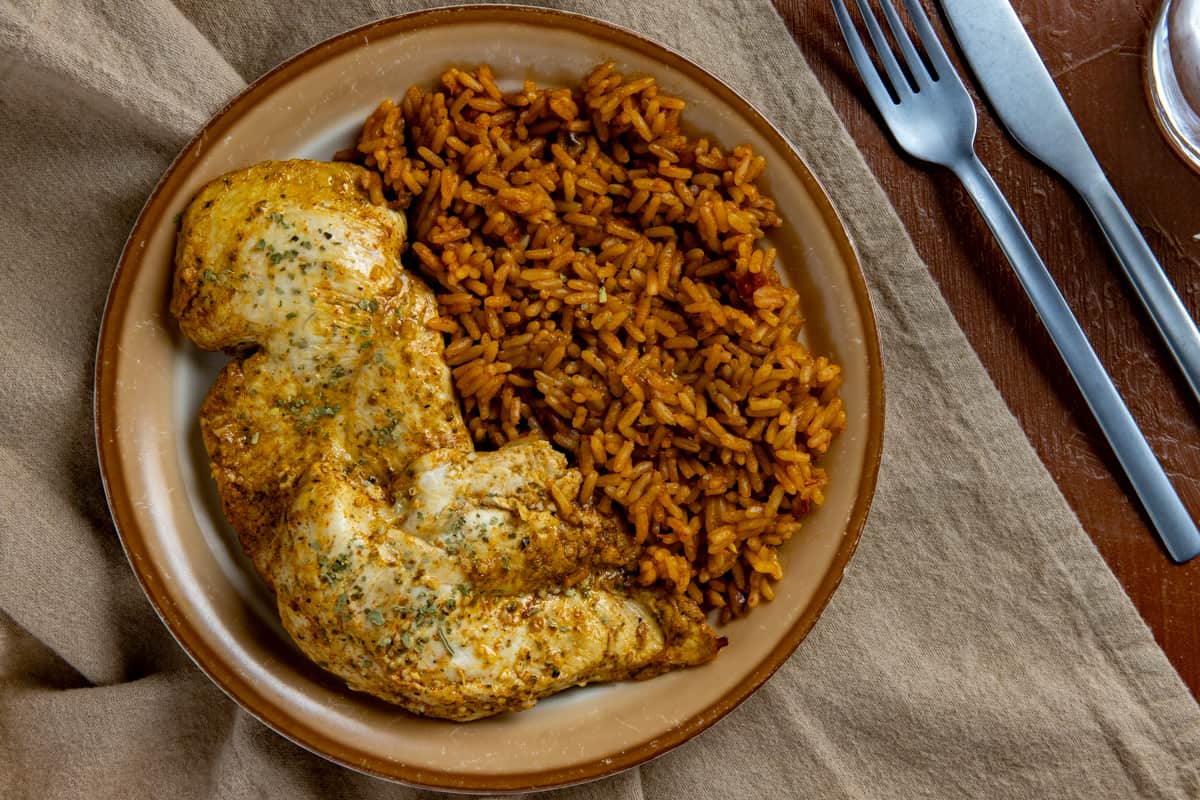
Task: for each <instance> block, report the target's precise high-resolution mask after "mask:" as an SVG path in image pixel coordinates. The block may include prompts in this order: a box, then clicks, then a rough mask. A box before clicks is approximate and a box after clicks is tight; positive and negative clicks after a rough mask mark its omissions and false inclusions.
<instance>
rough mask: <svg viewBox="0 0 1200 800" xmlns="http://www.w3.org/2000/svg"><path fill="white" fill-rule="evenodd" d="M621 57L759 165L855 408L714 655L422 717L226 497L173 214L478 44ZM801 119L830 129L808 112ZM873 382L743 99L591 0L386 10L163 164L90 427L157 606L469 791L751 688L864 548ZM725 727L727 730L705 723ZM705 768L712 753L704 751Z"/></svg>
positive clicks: (852, 271)
mask: <svg viewBox="0 0 1200 800" xmlns="http://www.w3.org/2000/svg"><path fill="white" fill-rule="evenodd" d="M610 59H611V60H614V61H616V62H617V64H618V68H619V69H621V70H623V71H626V72H629V73H649V74H653V75H655V76H657V77H658V79H659V83H660V84H661V85H662V86H663V87H664V90H665V91H667V92H669V93H671V94H675V95H679V96H681V97H683V98H684V99H686V100H687V102H688V110H687V113H686V115H685V118H686V120H687V121H688V122H689V123H690V125H691V126H693V127H694V128H695V129H697V130H699V131H703V132H704V133H706V134H708V135H711V136H713V137H715V139H716V140H717V141H719V142H721V143H724V144H725V145H726V146H727V147H731V146H732V145H734V144H737V143H741V142H748V143H750V144H751V145H753V146H754V148H755V150H757V151H758V152H759V153H762V154H764V155H765V156H766V157H767V159H768V161H769V164H770V167H769V170H768V173H767V174H768V177H767V178H766V180H765V188H766V190H767V191H768V192H769V193H770V194H772V195H774V197H775V198H776V200H777V202H778V204H779V208H780V211H781V213H782V215H783V217H784V221H785V226H784V228H783V229H782V230H780V231H777V232H775V233H774V234H773V236H772V239H773V243H774V244H775V245H776V246H777V247H778V248H779V252H780V258H779V261H780V264H781V269H782V271H783V272H784V273H785V275H786V279H787V280H788V281H790V282H791V283H792V285H794V286H796V287H797V288H798V289H799V291H800V293H801V297H802V298H803V301H804V312H805V314H806V316H807V319H808V326H807V330H806V334H805V335H806V337H807V338H808V342H809V344H810V346H811V347H812V348H814V349H815V350H816V351H818V352H822V353H832V354H833V356H834V358H835V359H836V360H837V361H838V362H840V363H841V364H842V365H843V367H844V370H845V385H844V388H843V390H842V396H843V398H844V400H845V404H846V412H847V417H848V429H847V431H846V432H845V433H843V434H842V435H841V436H839V437H838V438H837V439H836V440H835V444H834V446H833V448H832V449H831V450H830V452H829V454H828V456H827V457H826V458H825V461H824V463H825V464H826V466H827V467H828V470H829V473H830V475H831V482H830V487H829V490H828V495H827V496H828V500H827V502H826V503H825V505H824V506H822V507H821V508H820V509H819V510H817V511H816V512H815V513H813V514H812V515H811V516H810V517H809V519H808V521H807V522H806V525H805V529H804V531H803V532H802V534H801V535H800V536H798V537H797V538H796V539H794V540H793V541H791V542H790V543H789V544H788V545H787V546H786V548H785V550H784V562H785V577H784V579H783V581H782V582H781V583H780V584H779V585H778V587H777V599H776V600H775V601H774V602H772V603H769V604H766V605H764V606H761V607H759V608H758V609H757V610H755V612H754V613H753V614H752V615H750V617H749V618H748V619H746V620H745V621H740V622H735V623H733V624H730V625H728V626H725V627H724V628H723V629H722V630H721V633H723V634H725V635H727V636H728V637H729V641H730V644H729V646H728V647H727V648H725V649H724V650H723V651H722V652H721V654H720V656H719V657H718V658H717V659H716V660H715V661H714V662H712V663H711V664H708V665H706V666H703V667H699V668H695V669H690V670H685V671H682V672H675V673H672V674H669V675H664V676H662V677H659V678H655V679H654V680H650V681H644V682H631V683H618V684H608V685H595V686H589V687H586V688H582V689H573V690H570V691H567V692H564V693H562V694H560V695H558V696H555V697H552V698H550V699H547V700H544V701H543V702H541V703H539V704H538V706H537V707H536V708H534V709H532V710H530V711H525V712H522V713H515V714H506V715H502V716H499V717H495V718H491V719H486V720H481V721H477V722H471V723H466V724H461V723H453V722H445V721H441V720H435V719H425V718H420V717H416V716H412V715H409V714H407V713H405V712H403V711H400V710H399V709H397V708H395V707H392V706H389V705H387V704H385V703H383V702H380V701H377V700H375V699H373V698H371V697H369V696H366V695H362V694H357V693H354V692H351V691H350V690H348V689H346V688H345V686H344V685H343V684H341V683H340V682H339V681H338V679H337V678H335V677H333V676H331V675H328V674H326V673H325V672H323V671H322V670H320V669H319V668H317V667H316V666H315V665H313V664H312V663H310V662H309V661H308V660H307V659H306V658H304V656H302V655H301V654H300V652H299V651H298V650H297V649H296V647H295V646H294V645H293V644H292V643H291V641H290V639H289V638H288V636H287V635H286V634H285V633H284V631H283V630H282V628H281V627H280V625H279V622H278V618H277V616H276V612H275V608H274V602H273V600H272V598H271V597H270V595H269V594H268V592H267V590H266V588H265V586H264V585H263V584H262V582H261V581H260V580H259V579H258V577H257V575H256V574H255V573H254V571H253V570H252V569H251V567H250V565H249V563H248V561H247V560H246V559H245V558H244V557H243V555H242V553H241V550H240V547H239V546H238V544H237V539H236V537H235V536H234V535H233V533H232V531H230V530H229V528H228V526H227V525H226V523H225V522H224V519H223V517H222V514H221V510H220V505H219V501H218V498H217V495H216V490H215V487H214V485H213V483H212V481H211V479H210V477H209V474H208V463H207V457H206V455H205V453H204V448H203V445H202V444H201V441H200V434H199V427H198V424H197V419H196V413H197V409H198V407H199V404H200V401H201V398H202V397H203V396H204V393H205V392H206V391H207V389H208V387H209V385H210V384H211V382H212V380H213V378H214V377H215V375H216V373H217V371H218V370H219V369H220V367H221V366H222V365H223V364H224V362H225V360H226V359H225V357H224V356H222V355H220V354H207V353H200V352H198V351H196V350H195V349H194V348H193V347H192V346H191V345H190V344H189V343H187V342H186V341H185V340H184V339H183V338H182V336H181V335H180V333H179V331H178V328H177V327H176V325H175V324H174V321H173V320H172V319H171V318H170V315H169V314H168V312H167V301H168V294H169V290H170V281H169V279H170V275H171V258H172V251H173V246H174V238H175V225H174V222H173V220H174V218H175V215H176V214H177V213H178V212H180V211H181V210H182V209H183V208H184V207H185V206H186V205H187V203H188V201H189V200H190V199H191V197H192V196H193V195H194V194H195V192H196V191H197V190H198V189H199V188H200V187H201V186H202V185H203V184H204V183H206V182H207V181H209V180H211V179H212V178H215V177H217V176H218V175H221V174H222V173H224V172H227V171H229V170H234V169H238V168H241V167H245V166H248V165H250V164H252V163H254V162H256V161H261V160H263V159H285V158H293V157H305V158H318V159H328V158H329V157H331V156H332V154H333V153H334V151H336V150H338V149H340V148H342V147H346V146H348V145H350V144H351V143H352V142H353V141H354V139H355V136H356V134H357V131H358V129H359V126H360V125H361V123H362V121H363V119H364V118H365V117H366V116H367V114H368V113H370V111H371V110H372V109H374V108H375V106H376V105H377V104H378V103H379V102H380V100H382V99H383V98H385V97H398V94H399V93H401V92H402V91H403V90H404V89H405V88H406V87H407V86H409V85H410V84H411V83H414V82H422V83H424V84H426V85H431V84H432V83H433V82H434V81H436V80H437V78H438V76H439V75H440V74H441V72H442V71H443V70H444V69H445V68H446V67H448V66H450V65H458V66H466V67H471V66H474V65H477V64H479V63H483V62H487V63H490V64H492V65H493V66H494V68H495V71H496V73H497V74H498V75H499V76H500V77H501V78H503V79H505V81H506V82H507V83H508V84H509V85H510V86H511V85H512V84H513V83H515V82H517V81H520V80H521V79H524V78H532V79H533V80H536V81H537V82H538V83H539V84H543V85H544V84H560V85H561V84H569V83H576V82H578V80H579V78H580V77H581V76H582V75H584V74H585V73H586V72H587V71H588V70H589V69H590V68H591V67H592V66H594V65H595V64H597V63H599V62H602V61H605V60H610ZM805 135H816V136H820V135H824V133H823V132H821V131H807V132H805ZM882 425H883V389H882V374H881V368H880V363H879V345H878V339H877V336H876V331H875V323H874V318H873V316H872V312H871V307H870V303H869V300H868V297H867V291H866V286H865V284H864V281H863V277H862V273H861V271H860V268H859V265H858V262H857V260H856V258H855V255H854V251H853V249H852V248H851V246H850V244H849V242H848V240H847V238H846V234H845V231H844V229H843V226H842V224H841V222H840V221H839V220H838V217H837V214H836V213H835V211H834V210H833V208H832V206H831V205H830V203H829V200H828V198H827V197H826V195H825V193H824V191H823V190H822V189H821V187H820V185H819V184H818V183H817V181H816V180H815V179H814V178H813V176H812V174H811V173H810V172H809V170H808V168H807V167H806V166H805V165H804V163H803V162H802V161H801V160H800V158H799V157H798V156H797V155H796V153H795V152H794V151H793V150H792V148H791V147H790V146H789V144H788V143H787V142H786V141H785V139H784V138H783V137H782V136H781V135H780V134H779V132H778V131H776V130H775V129H774V128H773V127H771V125H770V124H769V123H768V122H767V121H766V120H765V119H764V118H763V117H762V116H761V115H760V114H759V113H758V112H756V111H755V110H754V109H753V108H752V107H751V106H750V105H749V104H748V103H747V102H746V101H745V100H743V99H741V98H740V97H739V96H738V95H737V94H736V93H735V92H733V91H732V90H731V89H730V88H729V87H727V86H725V85H724V84H722V83H721V82H720V81H718V80H717V79H716V78H714V77H713V76H711V75H709V74H708V73H706V72H704V71H703V70H701V69H700V68H699V67H697V66H696V65H694V64H692V63H690V62H689V61H687V60H686V59H684V58H683V57H682V56H680V55H678V54H676V53H673V52H671V51H669V50H667V49H666V48H664V47H662V46H660V45H657V44H655V43H653V42H650V41H648V40H646V39H644V38H642V37H640V36H638V35H636V34H633V33H630V32H628V31H624V30H621V29H618V28H615V27H612V26H610V25H607V24H605V23H601V22H598V21H595V20H591V19H588V18H586V17H581V16H574V15H569V14H563V13H559V12H554V11H547V10H543V9H533V8H517V7H512V6H492V7H480V6H472V7H462V8H453V9H440V10H433V11H426V12H420V13H416V14H410V15H407V16H403V17H396V18H392V19H387V20H382V21H380V22H376V23H374V24H371V25H368V26H366V27H363V28H359V29H357V30H353V31H350V32H348V33H345V34H343V35H341V36H338V37H335V38H333V39H330V40H328V41H326V42H324V43H322V44H319V45H317V46H315V47H313V48H311V49H309V50H307V51H305V52H304V53H301V54H300V55H298V56H296V57H295V58H293V59H292V60H290V61H288V62H287V63H285V64H283V65H281V66H280V67H278V68H277V69H275V70H274V71H273V72H271V73H269V74H267V75H266V76H264V77H263V78H262V79H260V80H259V81H257V82H256V83H255V84H254V85H252V86H251V87H249V88H248V89H247V90H246V91H245V92H243V93H242V94H241V95H240V96H239V97H237V98H236V99H235V100H234V101H233V102H232V103H230V104H229V105H228V106H227V107H226V108H225V109H224V110H222V111H221V112H220V113H219V114H218V115H217V116H216V117H215V118H213V120H212V121H210V122H209V123H208V124H207V125H206V126H205V127H204V129H203V130H201V131H200V133H199V134H197V136H196V138H195V139H193V140H192V142H191V144H189V145H188V146H187V149H186V150H184V152H183V153H182V154H181V155H180V156H179V158H178V159H176V161H175V163H174V164H173V165H172V166H171V168H170V169H169V170H168V171H167V173H166V175H165V176H164V177H163V179H162V181H161V182H160V183H159V185H158V187H157V188H156V189H155V191H154V194H153V195H152V196H151V197H150V200H149V202H148V203H147V205H146V207H145V209H144V210H143V211H142V214H141V216H140V218H139V219H138V221H137V224H136V226H135V227H134V230H133V233H132V235H131V236H130V238H129V242H128V244H127V246H126V248H125V251H124V253H123V255H122V257H121V262H120V265H119V268H118V270H117V273H116V277H115V278H114V280H113V285H112V289H111V292H110V295H109V298H108V306H107V308H106V311H105V316H104V321H103V325H102V329H101V335H100V346H99V352H98V357H97V363H96V436H97V440H98V445H99V450H100V462H101V468H102V471H103V473H104V479H105V486H106V489H107V492H108V498H109V504H110V506H111V508H112V513H113V517H114V519H115V520H116V525H117V528H118V530H119V532H120V535H121V539H122V541H123V543H124V546H125V549H126V552H127V554H128V556H129V561H130V563H131V564H132V565H133V569H134V571H135V572H136V573H137V576H138V579H139V580H140V581H141V584H142V586H143V588H144V589H145V591H146V594H147V595H148V596H149V598H150V601H151V603H153V605H154V607H155V609H156V610H157V611H158V613H159V615H160V616H161V617H162V619H163V622H164V623H165V624H166V625H167V627H168V628H170V630H171V632H172V633H173V634H174V635H175V637H176V638H177V639H178V640H179V643H180V644H181V645H182V646H183V647H184V649H186V650H187V652H188V653H189V654H190V655H191V657H192V658H193V659H194V660H195V662H196V663H197V664H198V665H199V666H200V668H201V669H203V670H204V671H205V672H206V673H207V674H208V675H209V677H211V678H212V680H213V681H215V682H216V683H217V684H218V685H219V686H220V687H221V688H222V689H224V690H225V692H227V693H228V694H229V696H230V697H232V698H233V699H234V700H236V701H237V702H238V703H240V704H241V705H242V706H243V707H244V708H245V709H246V710H247V711H249V712H250V713H251V714H253V715H254V716H256V717H257V718H258V719H260V720H262V721H263V722H264V723H265V724H267V725H269V726H271V727H272V728H274V729H275V730H276V731H278V732H279V733H281V734H282V735H284V736H286V737H288V738H289V739H291V740H293V741H295V742H297V743H298V744H301V745H303V746H304V747H306V748H308V749H310V750H312V751H314V752H316V753H319V754H321V755H323V756H325V757H327V758H329V759H332V760H333V761H336V762H338V763H340V764H344V765H346V766H348V767H351V768H353V769H357V770H360V771H363V772H366V773H370V774H373V775H378V776H381V777H385V778H390V779H393V780H399V781H403V782H405V783H409V784H414V785H419V786H425V787H433V788H439V789H449V790H459V791H515V790H528V789H538V788H548V787H552V786H561V785H565V784H571V783H577V782H581V781H586V780H590V779H594V778H597V777H601V776H603V775H608V774H611V773H614V772H617V771H619V770H623V769H626V768H628V767H632V766H634V765H636V764H639V763H642V762H644V761H646V760H647V759H649V758H652V757H654V756H656V755H659V754H661V753H663V752H666V751H667V750H669V749H671V748H673V747H675V746H676V745H678V744H680V743H681V742H684V741H686V740H687V739H689V738H690V737H692V736H694V735H695V734H697V733H698V732H700V731H702V730H704V729H705V728H707V727H708V726H710V725H712V724H713V722H715V721H716V720H717V719H719V718H720V717H721V716H723V715H724V714H726V713H728V712H729V711H730V710H731V709H733V708H734V707H735V706H737V705H738V704H739V703H740V702H742V701H743V700H745V699H746V697H747V696H749V695H750V693H751V692H753V691H754V690H755V689H756V688H758V687H759V686H760V685H761V684H762V683H763V681H765V680H766V679H767V678H768V677H769V676H770V675H771V673H772V672H774V671H775V669H776V668H778V667H779V665H780V664H782V663H783V661H784V660H785V659H787V657H788V656H789V655H790V654H791V653H792V651H793V650H794V649H795V648H796V646H797V645H798V644H799V643H800V641H801V640H802V639H803V638H804V636H805V635H806V634H807V633H808V631H809V630H810V629H811V628H812V626H813V624H814V623H815V622H816V620H817V616H818V615H819V614H820V612H821V610H822V608H824V606H825V604H826V603H827V602H828V600H829V597H830V595H831V594H832V593H833V591H834V589H835V588H836V587H837V585H838V582H839V581H840V579H841V577H842V573H843V571H844V570H845V568H846V564H847V562H848V561H849V559H850V556H851V555H852V554H853V552H854V548H855V545H856V544H857V541H858V537H859V534H860V532H861V530H862V527H863V523H864V522H865V520H866V516H867V508H868V505H869V503H870V500H871V494H872V492H873V490H874V486H875V475H876V470H877V468H878V464H879V457H880V445H881V439H882ZM714 735H718V734H714ZM715 768H716V767H715V766H714V769H715Z"/></svg>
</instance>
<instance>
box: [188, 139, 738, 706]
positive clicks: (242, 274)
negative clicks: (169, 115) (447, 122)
mask: <svg viewBox="0 0 1200 800" xmlns="http://www.w3.org/2000/svg"><path fill="white" fill-rule="evenodd" d="M369 180H370V177H369V174H368V173H367V172H366V171H365V170H363V169H361V168H360V167H357V166H353V165H349V164H336V163H323V162H314V161H287V162H264V163H261V164H257V165H255V166H252V167H250V168H248V169H245V170H241V171H239V172H235V173H231V174H229V175H226V176H224V177H222V178H219V179H218V180H216V181H213V182H212V183H210V184H209V185H208V186H206V187H205V188H204V189H203V190H202V191H201V192H200V193H199V195H198V196H197V197H196V199H195V200H194V201H193V202H192V204H191V205H190V206H189V207H188V209H187V211H186V212H185V214H184V216H183V219H182V227H181V230H180V234H179V240H178V245H177V249H176V270H175V280H174V290H173V295H172V299H171V311H172V313H173V314H174V315H175V316H176V318H178V320H179V323H180V326H181V328H182V329H183V331H184V333H185V334H186V335H187V336H188V337H189V338H191V339H192V341H194V342H195V343H196V344H197V345H198V346H200V347H202V348H205V349H220V350H225V351H227V352H229V353H230V354H231V355H233V356H235V358H234V360H232V361H231V362H230V363H229V364H228V365H227V366H226V368H225V369H224V370H223V371H222V373H221V375H220V376H219V377H218V379H217V381H216V382H215V383H214V385H213V387H212V389H211V390H210V391H209V393H208V396H207V397H206V399H205V401H204V404H203V406H202V408H201V414H200V424H201V430H202V432H203V435H204V442H205V446H206V447H207V449H208V453H209V457H210V459H211V462H212V472H213V477H214V479H215V480H216V483H217V487H218V489H219V491H220V495H221V500H222V504H223V507H224V510H225V514H226V516H227V517H228V519H229V521H230V523H231V524H232V526H233V528H234V529H235V530H236V531H237V532H238V535H239V537H240V538H241V541H242V544H243V547H244V548H245V550H246V552H247V553H248V555H249V556H250V558H251V560H252V561H253V562H254V565H255V567H256V569H257V570H258V571H259V572H260V573H261V574H262V576H263V578H264V579H265V580H266V582H267V583H268V584H269V585H270V587H271V588H272V590H273V591H274V592H275V594H276V597H277V600H278V606H279V613H280V617H281V619H282V621H283V625H284V627H285V629H286V630H287V631H288V633H289V634H291V636H292V637H293V638H294V639H295V641H296V643H297V644H298V645H299V646H300V648H301V650H303V651H304V653H305V654H306V655H308V657H310V658H311V659H313V660H314V661H315V662H316V663H318V664H319V665H321V666H322V667H323V668H325V669H327V670H329V671H330V672H333V673H334V674H336V675H338V676H340V677H341V678H342V679H344V680H345V681H346V682H347V684H348V685H349V686H351V687H352V688H354V689H357V690H359V691H363V692H369V693H371V694H373V695H376V696H378V697H381V698H383V699H385V700H388V701H390V702H393V703H396V704H398V705H400V706H403V707H404V708H406V709H408V710H410V711H413V712H416V713H420V714H429V715H432V716H438V717H444V718H447V719H455V720H470V719H476V718H478V717H482V716H487V715H490V714H495V713H499V712H502V711H507V710H516V709H522V708H528V707H529V706H531V705H533V704H534V703H536V702H537V701H538V699H540V698H542V697H545V696H547V695H549V694H553V693H554V692H558V691H561V690H562V689H565V688H567V687H570V686H576V685H581V684H586V683H589V682H592V681H608V680H619V679H625V678H646V677H651V676H653V675H657V674H659V673H661V672H664V671H666V670H670V669H675V668H678V667H684V666H690V665H694V664H701V663H704V662H706V661H709V660H711V659H712V658H713V657H714V656H715V655H716V653H717V650H718V649H719V648H720V646H721V645H722V644H723V640H719V639H718V638H717V636H716V635H715V634H714V632H713V631H712V629H711V628H710V627H709V625H708V623H707V621H706V620H705V618H704V615H703V614H702V613H701V612H700V609H699V608H698V607H697V606H696V604H695V603H694V602H692V601H691V600H690V599H688V598H686V597H681V596H677V595H673V594H669V593H666V592H664V591H660V590H654V589H642V588H638V587H636V586H634V584H633V582H632V581H631V579H630V569H631V568H632V567H633V565H634V563H635V561H636V556H637V550H636V546H635V544H634V542H633V541H632V539H631V537H630V536H629V535H628V533H627V532H626V531H625V530H624V528H623V527H622V526H621V525H620V524H619V523H618V522H617V521H616V520H613V519H609V518H605V517H603V516H601V515H599V514H597V513H596V512H595V511H594V510H592V509H589V508H581V507H579V506H578V505H577V504H576V503H575V501H574V498H575V497H576V496H577V494H578V489H579V484H580V475H579V473H578V471H577V470H574V469H570V468H568V467H567V464H566V459H565V458H564V457H563V456H562V454H560V453H558V452H557V451H555V450H554V449H553V448H552V447H551V446H550V445H549V444H548V443H547V442H545V441H543V440H540V439H524V440H520V441H517V442H513V443H511V444H509V445H507V446H505V447H503V448H501V449H500V450H498V451H495V452H486V453H477V452H475V451H474V449H473V446H472V444H471V440H470V437H469V436H468V434H467V430H466V426H465V425H464V424H463V420H462V417H461V413H460V411H459V407H458V403H457V401H456V399H455V397H454V393H453V389H452V386H451V382H450V371H449V368H448V367H447V365H446V363H445V360H444V359H443V356H442V347H443V342H442V336H441V334H439V333H437V332H436V331H433V330H431V329H429V328H428V327H427V325H426V323H427V322H428V321H429V320H430V319H431V318H432V317H433V316H435V315H436V304H435V301H434V298H433V294H432V292H431V291H430V290H429V289H428V287H426V286H425V285H424V284H423V283H422V282H421V281H420V280H418V279H416V278H415V277H414V276H412V275H410V274H409V273H407V272H406V271H405V270H404V268H403V267H402V266H401V264H400V253H401V251H402V250H403V247H404V243H405V233H406V231H405V220H404V217H403V215H401V214H399V213H396V212H394V211H392V210H390V209H388V208H386V207H383V206H379V205H375V204H372V202H371V200H370V198H371V192H370V191H369V188H370V187H369V183H368V181H369Z"/></svg>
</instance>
